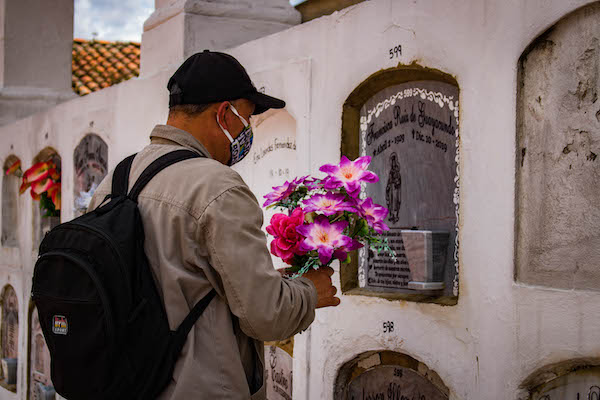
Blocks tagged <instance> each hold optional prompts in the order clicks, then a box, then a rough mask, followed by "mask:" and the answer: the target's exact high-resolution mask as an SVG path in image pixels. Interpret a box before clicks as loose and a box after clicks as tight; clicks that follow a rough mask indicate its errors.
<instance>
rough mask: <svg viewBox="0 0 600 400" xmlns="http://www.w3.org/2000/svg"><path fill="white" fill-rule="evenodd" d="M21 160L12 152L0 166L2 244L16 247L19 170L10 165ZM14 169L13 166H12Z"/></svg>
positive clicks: (16, 163)
mask: <svg viewBox="0 0 600 400" xmlns="http://www.w3.org/2000/svg"><path fill="white" fill-rule="evenodd" d="M20 162H21V160H20V159H19V158H18V157H17V156H15V155H14V154H12V155H10V156H8V157H7V158H6V160H5V161H4V167H3V168H2V172H3V174H2V239H1V242H2V246H3V247H18V246H19V242H18V238H19V234H18V227H19V185H20V177H19V173H20V172H19V171H20V169H19V170H15V171H13V170H12V169H11V167H13V166H15V165H18V164H19V163H20ZM13 169H14V168H13Z"/></svg>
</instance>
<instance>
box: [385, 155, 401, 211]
mask: <svg viewBox="0 0 600 400" xmlns="http://www.w3.org/2000/svg"><path fill="white" fill-rule="evenodd" d="M390 164H391V167H390V173H389V175H388V181H387V185H386V187H385V201H386V202H387V208H388V210H390V213H389V215H388V220H389V221H390V222H392V223H396V222H398V220H399V219H400V216H399V214H400V204H402V176H401V174H400V164H399V163H398V155H397V154H396V153H392V155H391V156H390Z"/></svg>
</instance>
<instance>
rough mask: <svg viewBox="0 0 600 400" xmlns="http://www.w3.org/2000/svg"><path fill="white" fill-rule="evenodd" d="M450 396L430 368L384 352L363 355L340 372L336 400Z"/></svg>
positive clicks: (439, 398)
mask: <svg viewBox="0 0 600 400" xmlns="http://www.w3.org/2000/svg"><path fill="white" fill-rule="evenodd" d="M449 394H450V390H449V389H448V387H447V386H446V385H445V384H444V382H443V381H442V379H441V378H440V376H439V375H438V374H437V373H436V372H435V371H433V370H431V369H429V367H427V365H425V364H423V363H422V362H420V361H418V360H416V359H414V358H413V357H411V356H409V355H407V354H402V353H398V352H395V351H388V350H380V351H368V352H365V353H362V354H360V355H358V356H357V357H355V358H353V359H352V360H350V361H348V362H346V363H345V364H344V365H343V366H342V367H341V368H340V370H339V372H338V375H337V378H336V382H335V386H334V394H333V399H334V400H352V399H363V398H365V399H366V398H373V399H379V398H385V399H401V398H408V399H413V398H414V399H418V398H419V397H417V396H418V395H420V396H425V397H424V398H426V399H427V400H447V399H448V398H449ZM369 396H370V397H369ZM382 396H383V397H382ZM403 396H404V397H403ZM420 398H423V397H420Z"/></svg>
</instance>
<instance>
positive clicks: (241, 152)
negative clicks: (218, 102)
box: [217, 104, 254, 166]
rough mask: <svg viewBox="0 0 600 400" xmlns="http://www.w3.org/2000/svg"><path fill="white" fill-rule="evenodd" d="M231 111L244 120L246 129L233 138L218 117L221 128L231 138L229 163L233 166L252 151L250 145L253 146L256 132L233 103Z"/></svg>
mask: <svg viewBox="0 0 600 400" xmlns="http://www.w3.org/2000/svg"><path fill="white" fill-rule="evenodd" d="M231 111H233V113H234V114H235V115H237V117H238V118H239V119H240V121H242V123H243V124H244V129H243V130H242V132H241V133H240V134H239V135H238V137H236V138H235V140H234V139H233V137H232V136H231V134H230V133H229V131H228V130H227V129H225V128H223V126H222V125H221V123H220V122H219V119H218V118H217V124H219V127H220V128H221V130H222V131H223V133H224V134H225V136H227V139H229V141H230V142H231V145H230V147H229V150H230V151H231V158H230V159H229V163H228V164H227V165H229V166H232V165H233V164H236V163H238V162H240V161H242V159H243V158H244V157H246V155H248V153H249V152H250V147H252V139H253V138H254V134H253V133H252V127H251V126H250V124H249V123H248V122H246V120H245V119H244V118H243V117H242V116H241V115H240V114H239V113H238V111H237V110H236V109H235V107H234V106H233V104H232V105H231Z"/></svg>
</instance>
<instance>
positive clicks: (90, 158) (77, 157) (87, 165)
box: [73, 134, 108, 215]
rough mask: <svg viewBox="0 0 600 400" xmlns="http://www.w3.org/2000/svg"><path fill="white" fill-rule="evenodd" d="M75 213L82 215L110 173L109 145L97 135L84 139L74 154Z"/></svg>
mask: <svg viewBox="0 0 600 400" xmlns="http://www.w3.org/2000/svg"><path fill="white" fill-rule="evenodd" d="M73 162H74V164H75V165H74V167H75V187H74V189H75V196H74V199H75V212H76V214H77V215H81V214H83V213H84V212H85V210H86V209H87V206H88V204H89V199H90V198H91V195H92V194H94V191H95V190H96V188H97V187H98V185H99V184H100V182H102V179H104V177H105V176H106V173H107V171H108V145H107V144H106V143H105V142H104V140H102V138H101V137H100V136H97V135H93V134H90V135H87V136H86V137H84V138H83V139H82V140H81V142H80V143H79V145H78V146H77V147H76V148H75V151H74V152H73Z"/></svg>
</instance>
